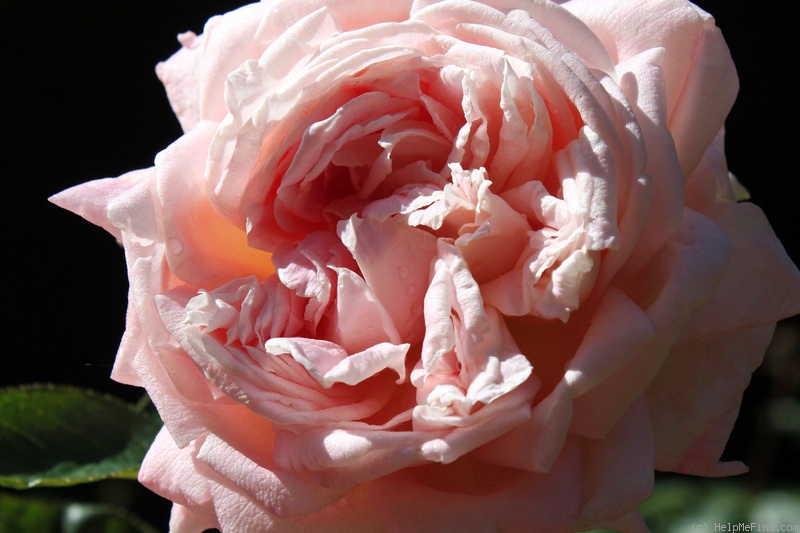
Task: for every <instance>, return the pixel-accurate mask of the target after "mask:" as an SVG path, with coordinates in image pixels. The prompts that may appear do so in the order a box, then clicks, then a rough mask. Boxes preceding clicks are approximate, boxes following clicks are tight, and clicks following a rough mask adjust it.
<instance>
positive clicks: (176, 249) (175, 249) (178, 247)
mask: <svg viewBox="0 0 800 533" xmlns="http://www.w3.org/2000/svg"><path fill="white" fill-rule="evenodd" d="M167 250H169V252H170V253H171V254H174V255H178V254H179V253H181V252H182V251H183V243H182V242H181V240H180V239H170V240H169V241H167Z"/></svg>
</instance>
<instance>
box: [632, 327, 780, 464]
mask: <svg viewBox="0 0 800 533" xmlns="http://www.w3.org/2000/svg"><path fill="white" fill-rule="evenodd" d="M774 329H775V325H774V324H767V325H765V326H758V327H754V328H752V329H745V330H742V331H740V332H737V333H730V334H727V335H725V336H723V337H719V338H716V339H713V340H708V341H704V340H698V341H695V342H690V343H687V344H680V345H678V346H676V347H675V348H674V349H673V350H672V352H671V353H670V356H669V358H668V359H667V362H666V363H665V365H664V367H663V368H662V369H661V372H660V373H659V375H658V376H657V377H656V379H655V381H654V382H653V384H652V385H651V386H650V388H649V389H648V391H647V394H646V397H647V402H648V405H649V406H650V413H651V417H652V419H653V431H654V432H655V435H656V447H657V454H658V455H657V461H656V467H657V468H658V469H660V470H672V471H677V472H683V473H686V474H694V475H701V476H730V475H735V474H742V473H744V472H746V471H747V467H745V466H744V465H743V464H742V463H740V462H727V463H721V462H719V461H718V460H719V457H720V455H722V451H723V449H724V448H725V443H726V442H727V441H728V436H729V435H730V432H731V429H732V428H733V424H734V422H735V421H736V417H737V415H738V413H739V404H740V403H741V401H742V394H743V393H744V389H745V388H746V387H747V385H748V383H749V382H750V375H751V374H752V373H753V371H754V370H755V369H756V367H758V365H759V364H760V363H761V359H762V358H763V357H764V351H765V350H766V349H767V345H768V344H769V341H770V339H771V338H772V333H773V331H774Z"/></svg>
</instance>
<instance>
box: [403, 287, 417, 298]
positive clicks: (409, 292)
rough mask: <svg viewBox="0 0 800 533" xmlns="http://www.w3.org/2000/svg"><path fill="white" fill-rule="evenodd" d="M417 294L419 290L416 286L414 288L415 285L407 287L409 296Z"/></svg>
mask: <svg viewBox="0 0 800 533" xmlns="http://www.w3.org/2000/svg"><path fill="white" fill-rule="evenodd" d="M416 292H417V288H416V287H415V286H413V285H408V286H406V294H408V295H409V296H412V295H414V294H415V293H416Z"/></svg>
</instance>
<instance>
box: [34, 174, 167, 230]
mask: <svg viewBox="0 0 800 533" xmlns="http://www.w3.org/2000/svg"><path fill="white" fill-rule="evenodd" d="M152 176H153V169H152V168H148V169H142V170H134V171H132V172H128V173H126V174H123V175H122V176H120V177H118V178H105V179H102V180H95V181H89V182H86V183H82V184H80V185H76V186H75V187H71V188H69V189H67V190H65V191H61V192H60V193H58V194H54V195H53V196H51V197H50V198H49V200H50V201H51V202H53V203H54V204H56V205H57V206H59V207H63V208H64V209H68V210H69V211H72V212H73V213H75V214H77V215H80V216H82V217H83V218H85V219H86V220H88V221H89V222H91V223H92V224H97V225H98V226H100V227H101V228H103V229H104V230H106V231H107V232H109V233H110V234H111V235H113V236H114V237H116V238H117V239H120V238H121V236H120V232H119V228H117V227H115V226H114V225H113V224H112V223H111V222H110V221H109V220H108V214H107V213H106V210H107V209H108V204H109V203H111V201H112V200H114V199H115V198H116V197H118V196H120V195H122V194H124V193H125V192H127V191H128V190H129V189H131V188H132V187H134V186H135V185H136V184H138V183H140V182H142V181H147V180H148V179H151V178H152Z"/></svg>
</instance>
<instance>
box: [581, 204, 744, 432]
mask: <svg viewBox="0 0 800 533" xmlns="http://www.w3.org/2000/svg"><path fill="white" fill-rule="evenodd" d="M729 254H730V241H729V240H728V239H727V237H726V236H725V234H724V233H723V232H722V230H721V229H720V228H719V227H718V226H717V225H716V224H714V223H713V222H712V221H711V220H709V219H707V218H705V217H703V216H702V215H699V214H697V213H694V212H692V211H691V210H688V209H687V210H686V212H685V214H684V222H683V227H682V228H681V231H680V232H679V233H678V234H677V235H676V236H675V238H674V239H673V241H672V242H671V243H670V244H669V245H668V246H666V247H665V248H664V249H663V250H662V251H661V252H660V253H659V254H658V255H657V256H656V257H655V259H654V261H653V263H652V264H650V265H648V266H647V267H646V268H645V269H644V270H643V272H642V273H641V274H640V276H639V277H632V278H630V279H628V280H626V281H627V282H626V283H625V284H623V286H622V287H620V288H622V290H624V291H625V292H627V293H628V295H629V296H630V297H631V298H632V300H633V301H634V302H637V303H638V304H639V305H640V306H642V307H643V308H644V310H645V312H646V313H647V315H648V317H649V319H650V321H651V322H652V326H653V331H654V332H655V336H654V337H653V338H652V339H651V340H650V341H649V342H647V343H646V344H645V345H644V347H643V348H642V349H641V350H640V351H639V352H638V353H637V354H636V355H635V356H634V357H633V358H632V359H631V360H630V361H629V362H628V363H627V364H626V365H625V366H624V367H623V368H622V369H621V370H620V371H619V372H617V373H616V374H614V375H613V376H611V377H610V378H609V379H607V380H606V381H604V382H603V383H602V384H600V385H598V386H597V387H595V388H594V389H592V390H590V391H588V392H587V393H585V394H583V395H582V396H579V397H578V398H576V400H575V402H574V406H575V420H576V422H575V423H576V424H580V427H581V428H582V429H581V433H582V434H584V435H587V436H591V437H593V438H601V437H602V436H603V435H605V434H606V433H607V432H608V431H609V430H610V429H611V428H612V427H613V426H614V424H615V423H616V422H617V421H618V419H619V417H620V416H621V415H622V413H624V412H625V411H626V410H627V408H628V406H629V405H630V404H631V402H632V401H633V400H634V399H635V398H636V397H638V396H639V395H641V394H642V393H643V392H644V391H645V390H646V389H647V387H648V386H649V384H650V383H651V382H652V380H653V379H654V378H655V377H656V375H657V374H658V372H659V370H660V368H661V366H662V365H663V364H664V361H665V360H666V358H667V356H668V354H669V351H670V349H671V348H672V346H673V345H674V343H675V342H676V341H677V340H678V339H679V338H680V336H681V334H682V331H683V329H684V328H685V327H686V325H687V324H688V323H689V321H690V320H691V318H692V314H693V313H694V312H695V311H696V310H697V309H698V308H700V307H701V306H702V305H703V304H704V303H705V302H706V301H708V299H709V298H710V297H711V294H712V293H713V291H714V288H715V287H716V286H717V285H718V284H719V282H720V280H721V278H722V276H723V273H724V271H725V267H726V266H727V263H728V260H729Z"/></svg>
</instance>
